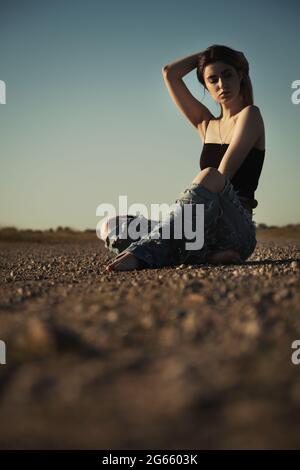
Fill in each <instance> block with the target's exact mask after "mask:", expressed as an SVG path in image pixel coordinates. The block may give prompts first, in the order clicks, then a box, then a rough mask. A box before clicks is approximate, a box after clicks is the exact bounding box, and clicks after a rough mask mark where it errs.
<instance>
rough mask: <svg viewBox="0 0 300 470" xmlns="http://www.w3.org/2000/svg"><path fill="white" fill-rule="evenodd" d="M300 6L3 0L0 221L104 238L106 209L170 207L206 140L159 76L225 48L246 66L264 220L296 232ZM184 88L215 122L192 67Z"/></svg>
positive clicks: (259, 212)
mask: <svg viewBox="0 0 300 470" xmlns="http://www.w3.org/2000/svg"><path fill="white" fill-rule="evenodd" d="M299 5H300V3H299V2H298V1H288V2H284V1H280V2H278V1H277V2H276V1H275V2H274V1H269V0H267V1H262V0H259V1H258V0H254V1H253V0H252V1H251V2H240V1H235V0H227V1H218V0H215V1H214V2H209V1H201V0H197V1H194V0H187V1H185V2H176V0H166V1H163V0H153V1H151V2H150V1H144V0H139V1H133V0H127V1H126V2H125V1H121V0H116V1H114V2H104V1H101V0H99V1H96V0H51V1H45V0H40V1H31V0H27V1H15V0H4V1H3V0H0V80H4V81H5V82H6V87H7V95H6V104H4V105H0V132H1V138H0V162H1V166H0V224H1V225H2V226H7V225H13V226H16V227H19V228H36V229H46V228H50V227H53V228H55V227H57V226H59V225H62V226H69V227H73V228H78V229H85V228H95V227H96V223H97V222H98V221H99V217H96V207H97V206H98V204H100V203H104V202H105V203H111V204H114V205H117V204H118V196H119V195H127V197H128V204H129V205H130V204H133V203H136V202H139V203H145V204H146V205H148V207H150V204H151V203H168V204H171V203H173V202H174V201H175V199H176V198H177V196H178V194H179V192H181V191H182V190H184V189H185V188H187V187H188V185H189V184H190V183H191V181H192V180H193V179H194V177H195V176H196V174H197V173H198V172H199V171H200V168H199V157H200V153H201V149H202V143H201V140H200V137H199V136H198V134H197V132H196V130H195V129H194V127H193V126H192V125H191V124H190V123H189V121H188V120H187V119H186V118H185V117H184V115H183V114H182V113H181V112H180V110H179V109H178V108H177V107H176V106H175V104H174V103H173V102H172V100H171V98H170V96H169V94H168V91H167V89H166V86H165V84H164V81H163V77H162V74H161V69H162V67H163V66H164V65H165V64H167V63H169V62H172V61H174V60H176V59H178V58H182V57H184V56H187V55H190V54H194V53H196V52H200V51H201V50H203V49H205V48H206V47H208V46H209V45H211V44H224V45H227V46H229V47H233V48H234V49H238V50H241V51H243V52H244V54H245V56H246V57H247V59H248V61H249V63H250V76H251V79H252V83H253V89H254V98H255V104H256V105H257V106H259V107H260V109H261V113H262V115H263V118H264V121H265V128H266V156H265V163H264V167H263V170H262V174H261V178H260V182H259V187H258V190H257V191H256V193H255V197H256V199H257V200H258V203H259V205H258V207H257V208H256V209H255V216H254V220H255V221H256V222H257V223H261V222H265V223H267V224H276V225H284V224H287V223H299V222H300V215H299V214H300V210H299V205H300V204H299V201H300V190H299V187H300V183H299V175H300V171H299V170H300V158H299V143H300V135H299V133H300V126H299V123H300V104H299V105H294V104H293V103H292V101H291V94H292V89H291V84H292V82H293V81H294V80H297V79H298V80H300V33H299V17H300V6H299ZM184 80H185V83H186V84H187V85H188V86H189V88H190V90H191V92H192V93H193V94H194V95H195V96H196V97H197V98H198V99H199V100H201V101H203V102H204V103H205V104H206V105H207V106H209V107H210V109H211V111H212V112H213V113H215V114H216V115H217V113H218V107H217V105H216V104H215V103H213V102H212V101H211V100H210V98H209V97H204V98H203V88H202V87H201V86H200V84H199V82H198V81H197V79H196V73H195V71H193V72H191V73H190V74H188V75H187V76H186V77H185V78H184Z"/></svg>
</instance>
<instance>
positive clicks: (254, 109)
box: [238, 104, 262, 119]
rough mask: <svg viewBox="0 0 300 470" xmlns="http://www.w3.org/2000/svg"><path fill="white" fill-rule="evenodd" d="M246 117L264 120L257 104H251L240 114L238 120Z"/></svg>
mask: <svg viewBox="0 0 300 470" xmlns="http://www.w3.org/2000/svg"><path fill="white" fill-rule="evenodd" d="M241 117H245V118H248V119H260V118H261V119H262V115H261V112H260V109H259V107H258V106H256V105H255V104H249V105H248V106H245V108H243V109H242V110H241V111H240V112H239V113H238V118H241Z"/></svg>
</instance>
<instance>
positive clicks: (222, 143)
mask: <svg viewBox="0 0 300 470" xmlns="http://www.w3.org/2000/svg"><path fill="white" fill-rule="evenodd" d="M220 121H221V119H219V136H220V141H221V145H227V144H224V142H223V140H222V137H221V127H220ZM233 127H234V126H233ZM233 127H232V128H231V129H230V131H229V132H228V134H227V135H226V137H225V139H224V140H226V139H227V137H228V136H229V134H230V132H231V130H232V129H233Z"/></svg>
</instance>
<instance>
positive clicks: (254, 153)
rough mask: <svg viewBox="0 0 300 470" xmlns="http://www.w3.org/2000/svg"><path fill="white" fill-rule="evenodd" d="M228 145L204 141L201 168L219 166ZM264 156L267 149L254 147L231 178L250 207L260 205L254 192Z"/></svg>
mask: <svg viewBox="0 0 300 470" xmlns="http://www.w3.org/2000/svg"><path fill="white" fill-rule="evenodd" d="M207 127H208V126H207ZM206 129H207V128H206ZM205 134H206V132H205ZM204 142H205V137H204ZM228 146H229V144H217V143H208V142H207V143H204V145H203V149H202V153H201V156H200V169H201V170H204V169H205V168H207V167H209V166H211V167H214V168H218V167H219V165H220V163H221V160H222V158H223V156H224V154H225V152H226V150H227V148H228ZM264 158H265V150H260V149H258V148H256V147H253V148H252V149H251V150H250V152H249V153H248V155H247V156H246V157H245V159H244V161H243V163H242V164H241V166H240V167H239V169H238V170H237V172H236V173H235V175H234V176H233V178H232V179H231V180H230V181H231V183H232V185H233V187H234V189H235V191H237V193H238V196H239V198H240V201H241V203H242V204H243V205H244V206H245V207H248V208H250V209H254V208H255V207H257V205H258V202H257V200H256V199H254V193H255V190H256V189H257V186H258V180H259V177H260V174H261V170H262V167H263V163H264Z"/></svg>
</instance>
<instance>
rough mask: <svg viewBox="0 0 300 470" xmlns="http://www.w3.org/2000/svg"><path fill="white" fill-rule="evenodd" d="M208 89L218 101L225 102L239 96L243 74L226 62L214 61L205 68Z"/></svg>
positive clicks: (204, 74)
mask: <svg viewBox="0 0 300 470" xmlns="http://www.w3.org/2000/svg"><path fill="white" fill-rule="evenodd" d="M203 76H204V81H205V85H206V88H207V90H208V91H209V93H210V94H211V96H212V98H213V99H214V100H215V101H216V102H217V103H225V102H229V101H232V100H234V99H235V98H237V97H238V96H239V93H240V83H241V74H239V73H238V72H237V70H236V69H235V68H234V67H232V66H231V65H229V64H226V63H225V62H220V61H219V62H214V63H213V64H209V65H207V66H206V67H205V69H204V73H203Z"/></svg>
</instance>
